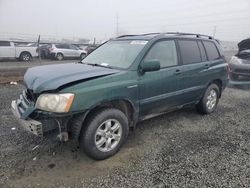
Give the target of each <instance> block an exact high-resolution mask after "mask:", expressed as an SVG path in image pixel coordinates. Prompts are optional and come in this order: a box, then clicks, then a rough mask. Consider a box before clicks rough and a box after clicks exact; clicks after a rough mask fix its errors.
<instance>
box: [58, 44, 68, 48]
mask: <svg viewBox="0 0 250 188" xmlns="http://www.w3.org/2000/svg"><path fill="white" fill-rule="evenodd" d="M55 46H56V47H57V48H60V49H69V45H67V44H56V45H55Z"/></svg>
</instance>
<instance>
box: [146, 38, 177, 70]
mask: <svg viewBox="0 0 250 188" xmlns="http://www.w3.org/2000/svg"><path fill="white" fill-rule="evenodd" d="M151 59H158V60H159V61H160V64H161V68H164V67H170V66H175V65H177V64H178V60H177V53H176V46H175V42H174V41H173V40H167V41H160V42H157V43H156V44H154V46H153V47H152V48H151V49H150V51H149V52H148V54H147V55H146V57H145V59H144V61H146V60H151Z"/></svg>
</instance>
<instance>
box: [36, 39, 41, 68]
mask: <svg viewBox="0 0 250 188" xmlns="http://www.w3.org/2000/svg"><path fill="white" fill-rule="evenodd" d="M40 39H41V36H40V35H39V36H38V40H37V49H38V57H39V62H40V64H41V48H40Z"/></svg>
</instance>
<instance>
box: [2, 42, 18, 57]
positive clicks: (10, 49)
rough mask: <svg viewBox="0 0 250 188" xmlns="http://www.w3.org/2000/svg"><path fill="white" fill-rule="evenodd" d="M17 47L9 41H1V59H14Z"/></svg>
mask: <svg viewBox="0 0 250 188" xmlns="http://www.w3.org/2000/svg"><path fill="white" fill-rule="evenodd" d="M14 57H15V47H14V46H11V43H10V42H9V41H0V58H14Z"/></svg>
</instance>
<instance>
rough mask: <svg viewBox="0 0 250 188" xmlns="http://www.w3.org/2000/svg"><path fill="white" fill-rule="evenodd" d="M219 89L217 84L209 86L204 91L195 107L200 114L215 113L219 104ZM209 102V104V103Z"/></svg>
mask: <svg viewBox="0 0 250 188" xmlns="http://www.w3.org/2000/svg"><path fill="white" fill-rule="evenodd" d="M219 96H220V89H219V87H218V85H217V84H211V85H209V86H208V88H207V89H206V91H205V93H204V95H203V96H202V98H201V100H200V102H199V103H198V104H197V105H196V108H197V111H198V112H200V113H201V114H211V113H213V112H214V111H215V109H216V107H217V104H218V102H219ZM209 101H210V102H209Z"/></svg>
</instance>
